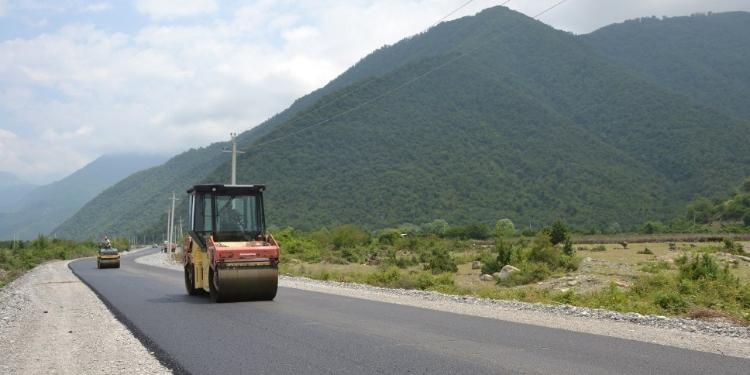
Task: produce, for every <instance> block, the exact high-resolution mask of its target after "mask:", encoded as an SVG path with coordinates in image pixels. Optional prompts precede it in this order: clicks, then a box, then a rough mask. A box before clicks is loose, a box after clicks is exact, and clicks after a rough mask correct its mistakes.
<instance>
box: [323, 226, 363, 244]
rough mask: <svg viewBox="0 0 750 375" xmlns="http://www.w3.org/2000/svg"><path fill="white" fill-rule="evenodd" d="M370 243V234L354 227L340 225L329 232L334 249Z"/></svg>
mask: <svg viewBox="0 0 750 375" xmlns="http://www.w3.org/2000/svg"><path fill="white" fill-rule="evenodd" d="M369 241H370V234H369V233H367V232H365V231H364V230H363V229H361V228H359V227H357V226H354V225H342V226H340V227H336V228H334V229H333V230H332V231H331V242H332V243H333V247H334V248H335V249H341V248H344V247H355V246H360V245H365V244H367V243H368V242H369Z"/></svg>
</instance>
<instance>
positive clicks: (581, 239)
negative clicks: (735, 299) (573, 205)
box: [573, 233, 750, 244]
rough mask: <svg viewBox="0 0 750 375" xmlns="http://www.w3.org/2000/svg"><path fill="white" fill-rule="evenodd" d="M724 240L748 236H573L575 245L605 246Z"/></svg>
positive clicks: (743, 238) (680, 234)
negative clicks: (626, 243) (623, 243)
mask: <svg viewBox="0 0 750 375" xmlns="http://www.w3.org/2000/svg"><path fill="white" fill-rule="evenodd" d="M725 238H730V239H732V240H734V241H750V234H736V233H724V234H716V233H706V234H694V233H674V234H672V233H670V234H639V233H634V234H594V235H573V242H575V243H577V244H607V243H620V242H623V241H626V242H628V243H644V242H651V243H657V242H663V243H666V242H720V241H722V240H724V239H725Z"/></svg>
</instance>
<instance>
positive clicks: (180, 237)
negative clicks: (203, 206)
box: [177, 216, 182, 240]
mask: <svg viewBox="0 0 750 375" xmlns="http://www.w3.org/2000/svg"><path fill="white" fill-rule="evenodd" d="M179 229H180V236H179V237H177V238H178V239H180V240H181V239H182V216H180V228H179Z"/></svg>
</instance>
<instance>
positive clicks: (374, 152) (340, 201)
mask: <svg viewBox="0 0 750 375" xmlns="http://www.w3.org/2000/svg"><path fill="white" fill-rule="evenodd" d="M456 25H458V26H460V29H461V30H462V31H464V33H465V34H466V35H475V36H477V37H476V38H469V39H467V40H464V41H463V43H462V46H461V47H460V48H461V49H460V51H470V52H469V53H468V54H467V56H465V57H462V58H459V59H457V60H455V61H454V62H452V63H450V64H449V65H446V66H443V67H441V68H439V69H438V70H437V71H436V72H434V73H431V74H429V75H427V76H424V77H423V78H421V79H419V80H418V81H416V82H415V83H414V84H411V85H409V86H407V87H404V88H401V89H398V90H396V91H394V92H390V91H389V90H391V89H393V88H394V87H397V86H398V85H399V84H400V83H402V82H406V81H409V80H410V79H413V78H414V77H417V76H420V75H422V74H424V73H425V72H428V71H430V70H431V69H433V68H434V67H440V66H441V64H443V63H444V62H446V61H448V60H451V59H454V58H455V56H456V55H455V54H452V53H447V54H445V55H441V56H436V57H433V58H423V59H418V61H416V62H413V63H409V64H407V65H405V66H403V67H401V68H399V69H397V70H396V71H394V72H391V73H388V74H385V75H382V76H380V77H376V78H374V81H372V82H370V81H363V82H359V83H358V84H355V85H353V86H350V87H349V88H347V90H348V91H342V92H339V93H338V94H334V95H331V96H329V97H327V98H325V99H324V100H322V101H321V102H320V103H319V104H318V106H320V107H321V109H320V110H316V107H313V108H311V110H310V112H311V113H310V114H305V113H301V114H300V116H298V117H297V118H295V119H292V120H291V121H289V122H287V123H285V124H284V125H282V126H279V127H278V128H277V129H276V130H275V131H274V132H272V133H270V134H269V135H267V136H266V138H265V139H261V140H260V143H261V144H262V143H264V142H268V141H269V140H273V139H276V138H279V137H284V136H285V134H293V135H291V136H289V137H286V138H281V139H280V140H279V141H276V142H274V143H273V144H272V145H269V146H268V147H263V146H261V147H259V148H255V149H253V148H251V149H250V150H251V152H250V153H249V154H246V155H244V156H243V158H242V159H241V161H240V166H241V170H242V173H240V176H242V179H243V181H245V182H251V181H262V182H265V183H267V184H268V185H269V190H268V196H269V198H268V202H269V203H268V204H269V209H268V215H269V221H270V222H271V223H273V224H276V225H292V226H296V227H306V228H309V227H315V226H320V225H331V224H336V223H357V224H361V225H366V226H371V227H378V226H390V225H395V224H399V223H402V222H407V221H408V222H417V223H419V222H425V221H430V220H432V219H435V218H443V219H447V220H448V221H449V222H458V223H466V222H474V221H479V222H492V221H494V220H496V219H498V218H501V217H510V218H512V219H513V220H514V221H516V222H520V223H529V222H530V223H531V224H532V225H534V222H536V225H537V226H539V225H540V224H541V223H548V222H550V221H552V220H554V219H555V218H557V217H562V218H564V219H566V220H568V221H570V222H572V223H574V224H575V225H576V226H580V227H591V226H602V227H603V226H605V225H609V224H611V223H613V222H618V223H619V224H621V225H634V224H637V223H640V222H642V221H643V220H646V219H649V218H660V217H666V216H668V215H671V214H673V213H674V212H675V210H677V209H679V207H681V204H682V203H684V202H685V201H687V200H689V199H691V198H692V197H693V196H694V195H695V194H698V193H704V192H707V191H711V189H714V188H716V187H717V186H725V185H726V184H733V183H736V182H737V181H739V179H741V178H742V177H743V176H744V173H745V172H746V171H747V170H748V168H749V167H750V165H749V164H748V162H749V161H750V154H748V152H750V146H749V145H748V142H747V141H748V137H749V136H750V125H749V124H748V123H747V122H745V121H740V120H736V119H734V118H732V117H730V116H727V115H723V114H721V113H719V112H718V111H716V110H714V109H712V108H709V107H705V106H701V105H700V104H699V103H696V102H694V101H691V100H689V99H687V98H685V97H683V96H681V95H676V94H673V93H671V92H670V91H669V90H666V89H664V88H662V87H660V86H659V85H657V84H654V83H652V82H651V81H649V80H646V79H643V78H641V77H638V76H635V75H633V74H631V73H630V72H629V71H627V70H625V69H622V68H620V67H619V66H616V65H614V64H611V63H609V62H607V61H606V60H605V59H603V58H601V57H599V56H597V55H595V54H592V53H591V51H590V49H589V48H586V47H585V46H582V45H581V44H580V43H579V42H578V41H577V40H576V38H575V37H573V36H571V35H569V34H567V33H563V32H559V31H556V30H553V29H551V28H550V27H548V26H546V25H544V24H542V23H539V22H536V21H532V20H529V19H528V18H526V17H524V16H522V15H520V14H518V13H515V12H512V11H508V10H507V9H505V8H494V9H490V10H487V11H484V12H482V13H481V14H479V15H478V16H476V17H473V18H467V19H462V20H459V21H456V22H455V24H454V25H453V26H456ZM506 29H513V33H510V34H508V33H503V30H506ZM436 35H437V34H432V32H428V33H426V34H422V35H419V36H416V37H413V38H410V39H409V40H407V41H404V42H402V43H406V44H411V45H417V46H419V45H433V44H434V43H438V42H439V40H440V39H441V38H439V37H438V36H436ZM487 35H499V36H501V37H500V38H495V39H493V38H487V37H480V36H487ZM397 47H399V45H397V46H396V47H394V48H397ZM412 49H414V50H416V51H420V50H421V49H420V48H418V47H413V48H412ZM431 50H433V51H434V50H439V49H437V48H432V49H431ZM443 50H448V51H450V49H449V48H443ZM360 86H363V87H364V88H362V89H360V88H359V87H360ZM384 93H388V94H387V95H385V96H384V97H383V98H382V99H378V100H376V101H374V102H372V103H369V104H368V105H366V106H364V107H361V108H359V109H357V110H356V111H354V112H351V113H347V114H345V115H343V116H340V117H336V118H334V119H333V120H331V121H330V122H327V123H325V124H323V125H321V126H319V127H316V128H314V129H311V130H309V131H305V132H303V133H298V134H297V133H295V132H298V131H299V129H303V128H305V127H307V126H309V124H315V123H317V122H318V121H322V120H324V119H327V118H330V117H332V116H336V114H337V113H341V112H342V111H344V110H346V109H347V108H354V107H357V106H358V105H359V104H361V103H363V102H366V101H368V100H371V99H372V98H376V97H378V96H379V95H382V94H384ZM337 95H338V96H344V99H342V100H340V101H338V102H335V103H334V104H327V100H335V98H336V96H337ZM225 175H226V173H225V172H224V170H223V169H220V170H218V171H217V174H215V175H214V177H213V178H209V180H221V179H223V178H225Z"/></svg>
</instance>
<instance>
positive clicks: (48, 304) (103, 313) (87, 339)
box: [0, 261, 172, 374]
mask: <svg viewBox="0 0 750 375" xmlns="http://www.w3.org/2000/svg"><path fill="white" fill-rule="evenodd" d="M68 262H69V261H53V262H48V263H45V264H42V265H40V266H38V267H36V268H34V269H33V270H31V271H29V272H28V273H26V274H25V275H23V276H22V277H20V278H18V279H17V280H15V281H14V282H12V283H11V284H9V285H7V286H6V287H5V288H3V289H2V290H0V337H1V338H2V339H0V353H2V359H1V360H0V374H133V373H138V374H171V373H172V372H171V371H170V370H169V369H167V368H166V367H164V366H163V365H162V364H161V363H160V362H159V361H158V360H157V359H156V358H155V357H154V356H153V355H152V354H151V353H149V351H148V349H146V348H145V347H144V346H143V345H142V344H141V342H140V341H138V339H137V338H136V337H135V336H133V334H132V333H130V331H129V330H128V329H127V328H126V327H125V326H124V325H123V324H122V323H120V322H119V321H118V320H117V319H116V318H115V317H114V315H112V313H111V312H110V311H109V310H108V309H107V307H106V306H105V305H104V304H103V303H102V302H101V301H100V300H99V298H97V296H96V295H95V294H94V293H93V292H92V291H91V290H90V289H89V288H88V287H87V286H86V285H84V284H83V283H82V282H81V281H80V280H79V279H78V278H77V277H76V276H75V275H73V273H72V272H71V271H70V269H69V268H68Z"/></svg>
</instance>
